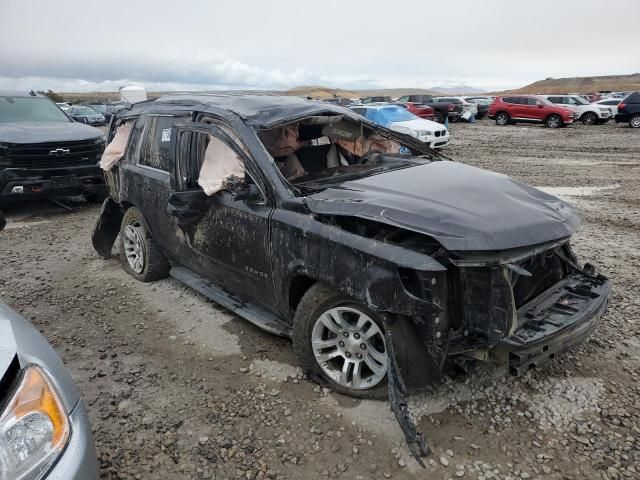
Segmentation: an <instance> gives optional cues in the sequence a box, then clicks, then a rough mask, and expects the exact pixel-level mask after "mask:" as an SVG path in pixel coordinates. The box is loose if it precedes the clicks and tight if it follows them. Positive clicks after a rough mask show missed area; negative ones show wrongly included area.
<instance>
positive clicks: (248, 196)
mask: <svg viewBox="0 0 640 480" xmlns="http://www.w3.org/2000/svg"><path fill="white" fill-rule="evenodd" d="M260 196H261V192H260V189H259V188H258V186H257V185H256V184H255V183H249V184H246V185H245V186H244V188H242V189H240V190H236V191H233V192H231V198H233V200H234V201H238V200H245V201H247V200H249V201H250V200H259V199H260Z"/></svg>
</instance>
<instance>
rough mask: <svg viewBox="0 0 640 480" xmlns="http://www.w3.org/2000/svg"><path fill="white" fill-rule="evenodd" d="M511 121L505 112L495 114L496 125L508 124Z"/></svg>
mask: <svg viewBox="0 0 640 480" xmlns="http://www.w3.org/2000/svg"><path fill="white" fill-rule="evenodd" d="M510 121H511V117H509V114H508V113H507V112H500V113H498V114H497V115H496V125H500V126H501V127H502V126H505V125H509V122H510Z"/></svg>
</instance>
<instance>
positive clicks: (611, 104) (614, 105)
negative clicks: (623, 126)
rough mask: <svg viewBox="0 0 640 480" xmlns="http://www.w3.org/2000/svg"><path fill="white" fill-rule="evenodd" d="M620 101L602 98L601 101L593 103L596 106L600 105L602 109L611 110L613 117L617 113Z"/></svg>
mask: <svg viewBox="0 0 640 480" xmlns="http://www.w3.org/2000/svg"><path fill="white" fill-rule="evenodd" d="M621 101H622V100H621V99H619V98H603V99H602V100H598V101H597V102H594V103H595V104H596V105H602V106H603V107H608V108H610V109H611V113H612V114H613V116H614V117H615V116H616V115H617V113H618V104H619V103H620V102H621Z"/></svg>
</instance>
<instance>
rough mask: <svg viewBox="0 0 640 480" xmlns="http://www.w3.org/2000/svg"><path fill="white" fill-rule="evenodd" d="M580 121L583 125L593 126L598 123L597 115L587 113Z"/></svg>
mask: <svg viewBox="0 0 640 480" xmlns="http://www.w3.org/2000/svg"><path fill="white" fill-rule="evenodd" d="M581 120H582V123H583V124H584V125H595V124H596V123H598V115H596V114H595V113H593V112H587V113H585V114H584V115H582V118H581Z"/></svg>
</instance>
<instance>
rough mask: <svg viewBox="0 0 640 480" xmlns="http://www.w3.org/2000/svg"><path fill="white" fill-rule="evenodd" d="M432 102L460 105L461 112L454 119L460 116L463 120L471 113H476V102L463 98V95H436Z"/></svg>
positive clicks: (467, 118)
mask: <svg viewBox="0 0 640 480" xmlns="http://www.w3.org/2000/svg"><path fill="white" fill-rule="evenodd" d="M434 102H436V103H444V104H446V105H450V104H457V105H460V106H461V107H462V113H461V114H460V116H459V117H457V118H456V119H458V118H462V119H464V120H469V118H470V117H471V115H477V114H478V105H477V104H476V103H473V102H469V101H467V100H465V99H464V98H463V97H436V98H435V99H434Z"/></svg>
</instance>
